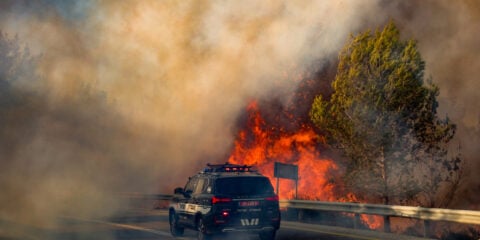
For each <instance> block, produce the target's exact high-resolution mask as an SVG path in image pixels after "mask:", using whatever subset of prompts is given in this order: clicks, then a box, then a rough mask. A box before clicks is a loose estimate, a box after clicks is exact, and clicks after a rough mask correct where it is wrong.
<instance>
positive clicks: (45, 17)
mask: <svg viewBox="0 0 480 240" xmlns="http://www.w3.org/2000/svg"><path fill="white" fill-rule="evenodd" d="M478 9H479V8H478V4H477V3H476V2H474V1H464V2H461V1H455V2H451V1H443V2H442V1H401V2H396V3H392V2H390V1H374V0H372V1H353V0H352V1H311V2H296V1H284V2H281V1H256V0H252V1H214V0H211V1H207V0H205V1H153V0H152V1H149V0H141V1H114V0H112V1H95V0H88V1H54V0H50V1H46V0H45V1H40V0H37V1H2V2H1V3H0V29H1V30H2V31H3V32H6V33H8V34H9V36H11V37H13V36H15V35H18V39H19V41H20V42H22V43H25V44H27V45H28V47H29V49H30V51H31V53H32V54H33V55H34V56H37V55H39V58H38V61H37V64H36V66H37V67H36V68H34V69H31V71H32V72H33V73H35V75H36V76H37V77H36V80H35V79H19V80H15V81H14V82H11V84H12V85H14V88H15V89H16V90H9V91H10V92H12V93H15V94H16V95H20V96H32V95H34V96H36V97H35V98H38V99H31V98H33V97H31V98H29V99H30V100H28V103H21V104H20V106H21V107H18V105H11V106H16V107H15V108H14V109H18V111H15V113H12V111H10V112H9V111H7V112H8V114H9V115H8V117H9V119H10V121H12V122H7V123H6V124H2V126H0V128H3V129H6V128H8V129H10V130H9V135H2V137H1V138H2V142H8V143H9V144H6V145H3V146H1V147H0V148H5V149H8V150H9V151H11V152H12V153H11V154H10V155H8V157H7V155H5V156H1V157H0V158H1V159H0V161H1V162H0V164H2V166H6V167H2V170H0V172H1V173H2V177H1V178H0V179H1V181H2V183H1V185H2V189H14V190H12V191H6V192H7V193H6V194H2V197H1V198H0V204H2V208H0V217H3V218H11V217H12V216H22V217H19V218H21V219H25V218H30V219H29V220H36V219H41V218H40V216H43V215H45V214H46V213H49V214H62V213H65V211H64V210H65V208H64V207H63V206H64V205H68V204H70V205H74V206H77V207H81V208H82V209H85V211H84V212H85V214H86V215H89V213H92V212H96V213H98V211H95V210H96V209H97V208H98V207H99V206H103V205H105V204H107V203H108V204H110V206H112V204H111V202H110V201H109V197H110V196H111V195H113V193H116V192H122V191H138V192H151V193H152V192H158V191H161V192H168V191H170V190H171V189H172V187H174V186H176V185H179V184H183V182H184V181H185V179H186V177H187V176H188V175H190V174H191V173H193V172H195V171H196V170H197V169H199V168H200V167H201V166H203V164H204V163H206V162H219V161H224V160H225V159H224V157H225V156H226V153H228V151H229V150H230V147H231V144H232V142H233V137H232V136H233V134H232V129H233V128H234V127H235V120H236V118H237V116H238V114H239V112H241V111H243V109H244V107H245V105H246V104H247V103H248V102H249V101H250V100H251V99H254V98H261V97H268V96H270V95H272V94H276V93H278V92H284V91H286V92H289V91H287V90H289V89H294V88H295V87H296V83H297V82H298V81H293V80H292V78H291V76H290V75H289V72H290V71H291V70H292V71H297V72H302V71H309V70H311V69H312V68H313V69H315V68H321V67H322V66H315V64H318V63H319V62H322V61H319V60H324V59H335V58H336V56H337V53H338V51H339V49H340V48H341V47H342V45H343V44H344V43H345V42H346V40H347V38H348V36H349V34H350V33H357V32H359V31H364V30H365V29H366V28H375V27H377V26H379V24H383V23H385V22H386V21H387V20H388V19H390V18H392V19H394V20H396V21H397V22H398V23H399V25H400V28H401V31H402V33H405V36H406V37H409V38H415V39H418V41H419V46H420V48H421V52H422V53H423V54H424V57H425V60H426V61H427V67H428V71H429V74H430V75H431V76H432V78H433V80H434V81H435V82H436V83H438V84H439V86H440V88H441V110H442V114H443V113H448V114H449V116H450V117H451V118H452V119H453V120H454V121H455V122H457V123H459V124H460V125H461V127H460V133H461V134H460V135H459V138H458V139H459V141H460V142H461V143H462V146H463V148H464V150H465V152H466V153H468V155H467V157H468V158H469V159H470V160H471V161H472V164H474V163H473V160H474V156H477V155H478V154H477V152H475V151H477V150H476V149H475V148H473V146H474V145H473V144H470V143H471V142H472V140H473V143H476V142H478V137H476V135H478V134H474V133H478V121H479V112H478V110H477V109H478V108H477V107H476V105H475V104H477V103H476V102H478V101H475V100H476V98H477V97H478V96H480V95H478V94H476V92H475V89H476V88H475V86H476V84H477V83H476V81H475V79H476V76H478V71H479V69H480V68H479V64H480V61H479V58H478V57H477V56H478V55H479V54H478V46H477V45H476V44H475V43H476V42H478V39H479V37H480V36H479V33H478V31H475V27H476V26H475V23H476V22H478V20H479V18H478V16H479V12H478ZM1 57H3V56H1ZM9 81H11V80H9ZM22 99H24V98H22ZM24 101H27V100H25V99H24ZM467 103H468V104H467ZM17 107H18V108H17ZM15 114H18V115H15ZM19 116H20V117H19ZM17 118H19V119H20V120H22V119H23V120H24V122H22V121H16V119H17ZM11 123H16V124H17V125H16V126H14V127H11V126H10V125H9V124H11ZM472 130H474V131H472ZM472 132H473V133H472ZM466 133H470V134H473V135H474V136H470V137H467V138H465V139H466V140H462V138H463V137H465V136H466ZM10 139H14V140H15V141H10ZM467 139H468V142H467ZM13 149H14V151H13ZM13 152H14V153H13ZM477 164H478V163H477ZM476 166H477V169H478V165H476ZM25 178H26V179H27V180H28V181H24V180H25ZM3 186H5V188H3ZM477 186H478V185H477ZM2 192H3V190H2ZM14 199H21V201H15V200H14ZM107 200H108V201H107ZM7 202H8V205H7V204H4V203H7ZM32 202H34V204H31V203H32ZM4 206H7V207H4ZM23 206H28V208H25V211H24V214H17V213H18V211H17V210H18V209H22V207H23ZM114 207H115V204H113V207H112V208H114ZM110 210H111V211H113V210H114V209H109V211H106V212H105V213H104V214H109V213H111V211H110ZM32 212H33V213H35V214H32ZM66 212H67V213H69V212H68V211H66ZM90 216H93V215H90Z"/></svg>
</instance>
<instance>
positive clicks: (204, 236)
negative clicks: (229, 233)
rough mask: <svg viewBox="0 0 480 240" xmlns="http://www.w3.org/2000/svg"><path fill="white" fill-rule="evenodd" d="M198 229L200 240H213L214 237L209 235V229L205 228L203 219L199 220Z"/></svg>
mask: <svg viewBox="0 0 480 240" xmlns="http://www.w3.org/2000/svg"><path fill="white" fill-rule="evenodd" d="M197 228H198V229H197V230H198V235H197V239H198V240H211V239H212V235H211V234H208V233H207V228H206V227H205V224H204V223H203V219H202V218H200V219H199V220H198V224H197Z"/></svg>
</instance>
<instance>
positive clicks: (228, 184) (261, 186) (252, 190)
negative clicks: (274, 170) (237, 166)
mask: <svg viewBox="0 0 480 240" xmlns="http://www.w3.org/2000/svg"><path fill="white" fill-rule="evenodd" d="M215 192H216V193H217V194H222V195H229V196H255V195H266V194H273V187H272V184H271V183H270V180H268V178H266V177H231V178H219V179H217V181H216V184H215Z"/></svg>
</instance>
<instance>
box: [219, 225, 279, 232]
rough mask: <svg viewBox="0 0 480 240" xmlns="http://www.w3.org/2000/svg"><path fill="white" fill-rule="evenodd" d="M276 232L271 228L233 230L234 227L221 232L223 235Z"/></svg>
mask: <svg viewBox="0 0 480 240" xmlns="http://www.w3.org/2000/svg"><path fill="white" fill-rule="evenodd" d="M274 230H276V229H275V228H274V227H273V226H266V227H261V228H234V227H226V228H223V229H222V230H221V232H224V233H230V232H248V233H259V232H266V231H274Z"/></svg>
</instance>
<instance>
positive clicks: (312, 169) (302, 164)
mask: <svg viewBox="0 0 480 240" xmlns="http://www.w3.org/2000/svg"><path fill="white" fill-rule="evenodd" d="M247 113H248V118H247V121H248V122H247V125H246V128H244V129H241V130H240V131H239V132H238V135H237V139H236V141H235V145H234V149H233V150H232V152H231V155H230V157H229V159H228V161H229V162H230V163H235V164H247V165H255V166H256V167H257V168H258V170H259V171H260V172H261V173H262V174H264V175H266V176H268V177H269V178H270V180H271V181H272V183H274V184H273V185H274V186H276V181H277V179H276V178H274V173H273V169H274V162H281V163H287V164H294V165H297V166H298V176H299V180H298V186H297V188H298V189H297V190H296V189H295V182H294V181H293V180H288V179H284V180H280V181H279V188H278V189H277V192H278V195H279V196H280V198H282V199H293V198H295V195H296V192H297V191H298V195H297V198H299V199H306V200H321V201H341V202H346V201H348V202H357V201H358V199H357V198H356V197H355V195H354V194H352V193H348V192H345V191H344V188H343V184H342V183H341V177H340V174H341V170H340V169H339V167H338V165H337V164H336V163H335V162H334V161H333V160H332V159H327V158H322V157H321V156H320V151H319V150H318V147H317V146H318V145H319V143H320V144H324V143H325V139H324V138H323V137H321V136H318V135H317V134H316V133H315V132H314V130H313V127H312V126H310V125H308V124H302V125H301V126H300V127H299V129H297V130H296V131H294V132H289V131H286V130H283V129H277V127H273V126H268V124H267V123H266V121H265V120H264V118H263V117H262V114H261V111H260V109H259V107H258V103H257V102H256V101H253V102H251V103H250V104H249V105H248V107H247ZM361 219H362V222H364V223H365V224H366V225H367V226H368V227H369V228H371V229H377V228H380V227H382V225H383V223H382V219H381V218H380V217H372V216H362V217H361Z"/></svg>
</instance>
